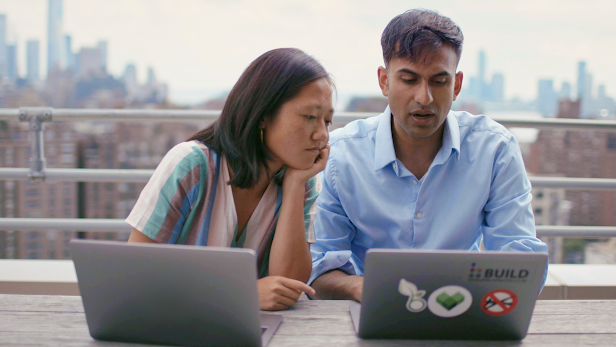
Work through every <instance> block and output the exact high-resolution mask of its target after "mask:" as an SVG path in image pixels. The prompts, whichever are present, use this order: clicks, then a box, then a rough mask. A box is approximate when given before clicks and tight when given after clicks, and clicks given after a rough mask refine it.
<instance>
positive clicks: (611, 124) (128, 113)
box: [0, 108, 616, 238]
mask: <svg viewBox="0 0 616 347" xmlns="http://www.w3.org/2000/svg"><path fill="white" fill-rule="evenodd" d="M219 114H220V111H209V110H143V109H52V108H20V109H0V120H6V121H15V120H19V121H20V122H28V123H29V125H30V131H31V132H32V133H33V135H34V136H32V159H31V165H30V168H0V179H1V180H26V179H33V180H36V179H38V180H42V179H46V178H48V179H54V180H64V181H73V182H146V181H147V180H148V179H149V178H150V176H151V175H152V173H153V170H125V169H118V170H110V169H47V168H46V167H45V156H44V138H43V131H44V124H45V123H48V122H52V121H109V122H143V121H155V122H165V121H173V122H176V121H185V122H186V121H190V122H197V121H208V120H214V119H216V118H217V117H218V116H219ZM376 115H378V113H359V112H338V113H336V116H335V122H337V123H338V122H341V123H347V122H350V121H353V120H357V119H363V118H367V117H371V116H376ZM491 118H492V119H494V120H495V121H497V122H499V123H501V124H503V125H504V126H507V127H519V128H538V129H552V130H555V129H560V130H593V131H616V121H613V120H583V119H554V118H551V119H546V118H542V119H530V118H511V117H491ZM529 179H530V181H531V184H532V186H533V187H534V188H566V189H578V190H579V189H581V190H616V179H604V178H569V177H536V176H529ZM0 229H5V230H6V229H9V230H57V229H59V230H79V231H87V230H91V231H118V232H121V231H130V230H131V228H130V226H128V225H127V224H125V223H124V221H123V220H121V219H62V218H0ZM537 235H539V236H565V237H590V238H594V237H616V227H591V226H556V225H550V226H537Z"/></svg>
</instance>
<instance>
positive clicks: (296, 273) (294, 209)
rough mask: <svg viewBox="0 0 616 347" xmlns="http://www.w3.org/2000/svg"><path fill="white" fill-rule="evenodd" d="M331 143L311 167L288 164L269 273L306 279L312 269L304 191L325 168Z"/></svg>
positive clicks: (300, 279) (304, 280)
mask: <svg viewBox="0 0 616 347" xmlns="http://www.w3.org/2000/svg"><path fill="white" fill-rule="evenodd" d="M328 156H329V146H326V147H325V148H323V149H322V150H321V153H320V155H319V157H318V158H317V160H316V161H315V163H314V165H312V166H311V167H310V168H309V169H307V170H295V169H290V168H287V171H286V173H285V177H284V181H283V184H282V205H281V206H280V215H279V217H278V224H277V225H276V233H275V234H274V240H273V241H272V248H271V251H270V259H269V274H270V275H277V276H284V277H288V278H292V279H296V280H299V281H302V282H304V283H306V282H307V281H308V279H309V278H310V273H311V272H312V258H311V255H310V245H309V244H308V243H307V242H306V231H305V224H304V194H305V193H306V188H305V187H306V182H307V181H308V180H309V179H310V178H312V177H314V176H315V175H316V174H318V173H319V172H321V171H323V169H325V164H326V163H327V158H328ZM314 203H316V202H314Z"/></svg>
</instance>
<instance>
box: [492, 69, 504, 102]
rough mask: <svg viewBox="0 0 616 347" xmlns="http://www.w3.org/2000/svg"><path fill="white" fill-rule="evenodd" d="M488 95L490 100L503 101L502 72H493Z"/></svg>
mask: <svg viewBox="0 0 616 347" xmlns="http://www.w3.org/2000/svg"><path fill="white" fill-rule="evenodd" d="M490 96H491V98H490V99H491V100H492V101H503V99H504V98H505V76H503V74H500V73H495V74H494V75H493V76H492V84H491V88H490Z"/></svg>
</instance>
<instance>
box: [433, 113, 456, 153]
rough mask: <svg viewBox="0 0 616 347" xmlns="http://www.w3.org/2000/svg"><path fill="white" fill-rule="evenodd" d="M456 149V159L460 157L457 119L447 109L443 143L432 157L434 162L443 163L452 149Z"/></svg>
mask: <svg viewBox="0 0 616 347" xmlns="http://www.w3.org/2000/svg"><path fill="white" fill-rule="evenodd" d="M454 150H455V151H456V157H457V159H460V125H459V124H458V119H457V118H456V116H455V115H454V114H453V112H452V111H449V113H448V114H447V118H445V128H444V129H443V144H442V145H441V150H440V151H439V153H438V154H437V155H436V158H434V163H435V164H443V163H445V161H446V160H447V158H449V156H450V155H451V153H452V152H453V151H454Z"/></svg>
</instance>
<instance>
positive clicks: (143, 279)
mask: <svg viewBox="0 0 616 347" xmlns="http://www.w3.org/2000/svg"><path fill="white" fill-rule="evenodd" d="M70 247H71V253H72V257H73V261H74V264H75V270H76V272H77V278H78V282H79V291H80V293H81V298H82V301H83V305H84V310H85V313H86V319H87V322H88V328H89V330H90V335H92V337H93V338H95V339H99V340H113V341H125V342H141V343H155V344H171V345H200V346H228V345H245V346H259V345H261V343H262V328H261V325H260V316H259V312H260V311H259V300H258V294H257V274H256V260H255V254H254V252H253V251H252V250H247V249H231V248H214V247H194V246H182V245H162V244H127V243H120V242H108V241H82V240H72V241H71V243H70ZM264 321H265V322H266V323H269V324H270V325H271V327H267V329H266V330H265V331H264V332H263V336H264V338H266V339H267V340H269V339H270V338H271V337H272V336H273V334H274V332H275V330H276V329H277V327H278V325H280V322H281V321H282V317H281V316H275V315H268V317H266V319H264ZM266 343H267V341H264V344H266Z"/></svg>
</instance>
